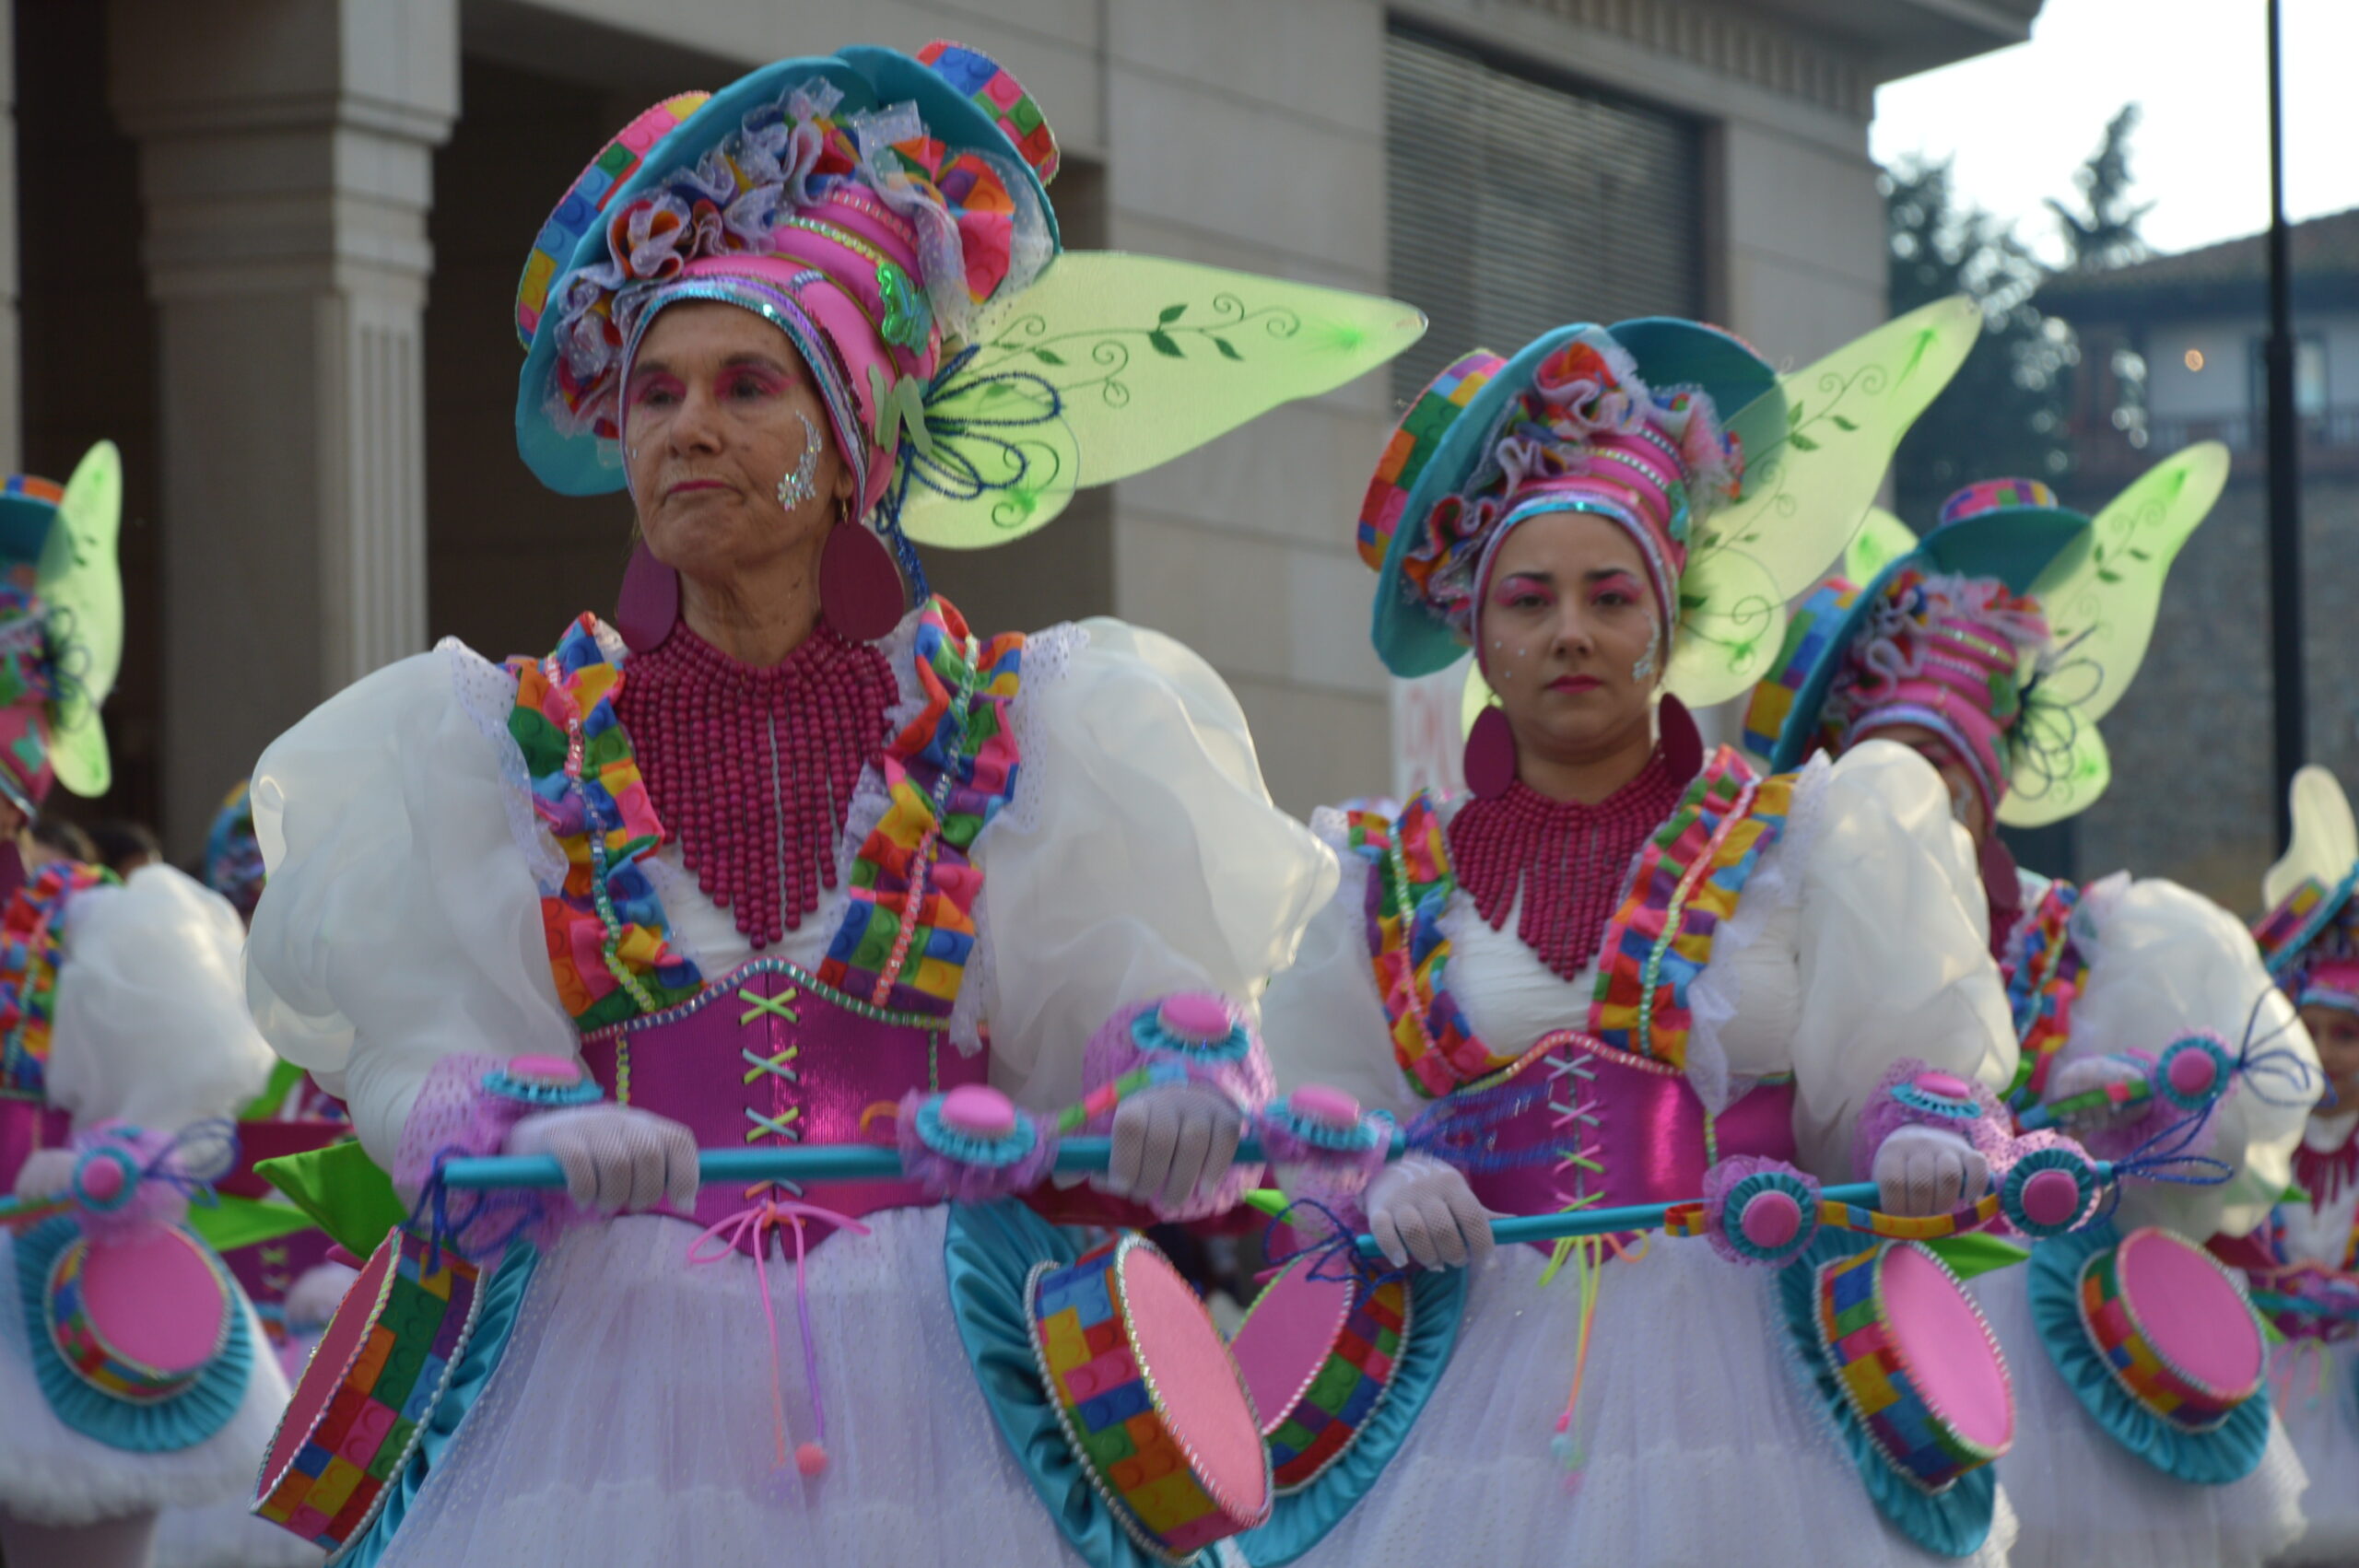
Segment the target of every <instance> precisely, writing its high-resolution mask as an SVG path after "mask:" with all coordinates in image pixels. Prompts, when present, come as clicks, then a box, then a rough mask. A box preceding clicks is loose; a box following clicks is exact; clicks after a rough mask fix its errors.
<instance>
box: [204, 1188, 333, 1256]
mask: <svg viewBox="0 0 2359 1568" xmlns="http://www.w3.org/2000/svg"><path fill="white" fill-rule="evenodd" d="M188 1228H189V1229H191V1230H193V1231H194V1232H195V1233H196V1234H197V1235H200V1236H203V1237H204V1238H205V1246H209V1247H211V1248H212V1249H213V1250H214V1251H216V1252H235V1251H236V1250H237V1249H238V1248H240V1247H241V1246H255V1245H256V1244H258V1243H261V1242H265V1241H276V1240H277V1239H278V1238H279V1237H280V1236H290V1235H295V1234H296V1233H297V1232H299V1231H308V1230H310V1229H311V1228H312V1225H311V1216H310V1215H309V1214H306V1213H305V1212H303V1211H302V1210H300V1209H290V1208H288V1206H287V1205H286V1204H284V1203H265V1202H264V1201H262V1200H261V1199H256V1198H233V1197H230V1196H229V1194H227V1193H224V1194H223V1195H222V1198H221V1200H220V1202H219V1203H218V1204H216V1205H214V1206H212V1207H209V1208H208V1207H206V1206H205V1205H204V1204H202V1203H193V1204H191V1205H189V1211H188Z"/></svg>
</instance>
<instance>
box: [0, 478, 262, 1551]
mask: <svg viewBox="0 0 2359 1568" xmlns="http://www.w3.org/2000/svg"><path fill="white" fill-rule="evenodd" d="M122 490H123V471H122V462H121V459H120V458H119V457H118V456H117V455H116V453H115V450H114V448H113V447H112V446H111V445H110V444H107V443H103V442H102V443H100V445H99V446H98V447H96V448H94V449H92V451H91V452H90V453H89V455H88V457H86V458H84V459H83V461H82V463H81V465H80V466H79V467H78V468H77V469H76V471H75V474H74V476H73V478H72V479H71V480H70V481H69V482H68V483H67V484H66V485H65V486H63V487H62V488H61V487H60V486H57V485H54V484H53V483H51V482H49V481H47V480H42V479H36V478H32V477H29V476H21V475H20V476H18V477H15V478H11V479H9V480H8V481H6V486H5V487H0V560H5V566H4V567H0V653H4V654H5V664H0V670H5V692H4V693H0V701H5V703H6V707H5V708H4V709H0V740H5V742H6V743H5V744H0V801H5V802H6V803H5V806H0V817H5V818H6V823H7V825H8V826H9V828H10V830H11V831H10V837H11V838H14V837H16V836H17V830H20V829H21V828H22V827H23V826H24V825H25V823H26V821H27V820H28V819H29V817H30V816H31V815H32V813H34V812H35V811H36V810H37V809H38V808H39V806H40V804H41V800H42V799H43V797H44V796H45V795H46V794H47V792H48V790H49V789H50V786H51V785H52V783H53V782H55V783H61V784H63V785H64V786H65V788H66V789H68V790H72V791H74V792H75V793H76V794H81V795H98V794H101V793H103V792H104V791H105V790H106V789H107V786H108V780H109V775H110V768H109V763H108V758H107V748H106V734H105V731H104V729H103V727H102V726H101V724H100V719H99V706H100V703H101V702H103V701H104V700H105V697H106V695H107V691H108V689H109V688H110V687H111V685H113V682H114V675H115V672H116V669H117V668H118V666H119V664H120V662H121V655H122V650H123V597H122V589H121V585H120V581H119V579H118V578H117V576H116V568H115V533H116V527H117V523H118V521H119V519H120V515H121V503H122ZM34 862H35V857H33V856H31V855H28V856H27V857H26V860H25V866H26V869H27V871H29V872H30V873H31V874H30V878H29V880H28V881H24V882H22V883H21V884H20V885H18V886H16V887H13V888H12V889H11V890H10V891H9V893H8V895H7V898H6V907H5V913H0V1031H5V1033H0V1095H5V1097H4V1098H0V1129H5V1130H6V1136H7V1148H6V1151H5V1153H0V1163H5V1167H6V1168H5V1169H0V1182H6V1184H7V1185H8V1187H9V1188H11V1190H12V1192H13V1198H12V1199H11V1200H10V1203H11V1208H10V1211H9V1213H8V1214H7V1216H6V1223H0V1281H4V1282H5V1284H6V1292H7V1296H6V1303H5V1305H0V1551H5V1553H6V1557H7V1560H8V1562H9V1564H10V1568H65V1565H68V1564H70V1565H72V1568H121V1565H139V1564H145V1563H147V1562H148V1561H149V1551H150V1547H151V1545H152V1544H154V1540H155V1537H156V1534H157V1517H158V1513H159V1511H161V1510H164V1509H167V1508H170V1507H198V1506H203V1505H206V1504H229V1503H234V1502H235V1501H236V1500H237V1499H238V1498H239V1497H240V1496H241V1494H243V1493H244V1492H246V1491H247V1490H248V1488H249V1487H250V1486H251V1485H252V1474H253V1471H254V1469H255V1467H256V1466H257V1465H258V1464H259V1463H260V1462H261V1458H262V1453H263V1448H264V1444H265V1443H266V1442H267V1441H268V1440H269V1436H270V1430H271V1426H272V1424H273V1423H274V1422H276V1420H277V1419H278V1413H279V1411H280V1410H281V1409H282V1408H283V1407H284V1406H285V1404H286V1402H287V1397H288V1386H287V1380H286V1378H285V1377H284V1376H283V1375H281V1373H280V1371H279V1368H278V1365H277V1363H276V1362H275V1361H274V1360H272V1359H271V1358H270V1356H269V1354H268V1352H267V1350H266V1349H265V1347H264V1339H263V1333H262V1329H261V1326H260V1325H259V1323H257V1322H256V1320H255V1318H254V1316H253V1313H252V1309H251V1307H250V1306H249V1305H247V1303H246V1300H245V1298H244V1296H243V1294H242V1293H241V1292H240V1291H239V1289H238V1286H237V1284H236V1282H235V1281H234V1280H233V1279H232V1278H231V1277H230V1275H229V1271H228V1270H226V1269H225V1267H224V1266H223V1265H222V1263H221V1261H220V1259H219V1258H218V1257H217V1256H216V1255H215V1254H214V1252H213V1250H212V1249H211V1247H210V1246H207V1245H206V1243H205V1242H204V1241H202V1240H200V1239H198V1238H197V1236H196V1235H194V1233H193V1232H192V1231H191V1230H190V1229H189V1228H188V1226H187V1220H188V1216H189V1212H190V1199H191V1197H192V1196H193V1195H195V1194H198V1193H201V1192H202V1191H203V1190H204V1188H205V1184H206V1183H207V1182H209V1181H210V1180H211V1179H213V1178H214V1177H217V1176H220V1175H222V1174H224V1173H225V1172H226V1171H227V1170H228V1169H229V1166H230V1164H231V1161H232V1156H233V1153H234V1145H233V1143H232V1141H231V1139H230V1135H229V1134H230V1124H229V1121H228V1120H227V1117H229V1116H230V1115H231V1114H232V1113H234V1112H235V1111H236V1109H237V1107H238V1106H241V1105H242V1104H244V1103H245V1102H246V1101H247V1100H249V1099H251V1098H252V1096H253V1094H255V1093H256V1092H257V1091H258V1090H259V1089H261V1087H262V1085H263V1081H264V1078H265V1077H266V1076H267V1075H268V1073H269V1071H270V1060H271V1058H270V1052H269V1049H268V1047H265V1046H264V1043H263V1040H262V1038H261V1036H259V1035H257V1034H256V1033H255V1032H254V1028H253V1024H252V1020H251V1019H250V1018H248V1017H247V1015H246V1011H245V1005H244V1001H243V999H242V998H241V995H240V993H239V987H238V949H239V943H240V941H241V934H242V933H241V930H240V928H239V924H238V919H237V916H236V915H235V914H234V913H233V912H232V911H231V910H230V908H229V906H228V905H227V904H225V903H224V902H222V900H221V899H219V898H218V897H217V896H216V895H213V894H211V893H209V892H207V891H205V889H204V888H202V887H200V886H199V885H198V884H197V883H195V882H194V881H192V880H191V879H190V878H188V877H186V876H183V875H182V873H181V872H177V871H174V870H172V869H171V868H170V867H168V866H150V867H146V868H143V869H141V870H139V871H137V872H134V873H133V874H132V876H131V878H130V880H129V881H128V882H127V883H118V882H116V881H115V879H114V878H113V877H112V875H111V873H108V872H101V871H100V870H98V869H97V868H95V867H91V866H86V865H81V864H77V863H76V862H74V861H71V860H50V859H45V858H44V859H42V860H41V861H40V863H38V864H36V863H34ZM178 1560H179V1561H191V1560H192V1559H190V1558H188V1557H181V1558H179V1559H178Z"/></svg>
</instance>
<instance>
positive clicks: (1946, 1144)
mask: <svg viewBox="0 0 2359 1568" xmlns="http://www.w3.org/2000/svg"><path fill="white" fill-rule="evenodd" d="M1875 1183H1876V1187H1877V1188H1878V1189H1879V1190H1878V1193H1877V1198H1878V1200H1879V1202H1880V1203H1881V1204H1882V1206H1883V1208H1884V1212H1886V1213H1888V1214H1903V1215H1910V1216H1916V1215H1924V1214H1946V1213H1948V1212H1950V1211H1952V1210H1954V1209H1957V1208H1960V1207H1962V1206H1963V1205H1965V1204H1967V1203H1970V1202H1972V1201H1973V1200H1974V1199H1978V1198H1980V1197H1981V1196H1982V1192H1983V1189H1984V1188H1987V1187H1989V1185H1990V1165H1989V1162H1988V1161H1986V1160H1984V1159H1983V1157H1982V1156H1981V1154H1980V1153H1978V1152H1977V1151H1976V1150H1975V1147H1974V1145H1973V1144H1971V1143H1968V1142H1967V1141H1966V1140H1965V1139H1963V1138H1960V1137H1959V1136H1958V1135H1957V1134H1956V1133H1954V1132H1944V1131H1942V1129H1940V1128H1938V1127H1919V1126H1909V1127H1899V1128H1895V1129H1893V1131H1892V1135H1891V1136H1890V1137H1888V1138H1886V1139H1885V1140H1884V1141H1883V1142H1882V1143H1880V1144H1878V1145H1877V1146H1876V1159H1875Z"/></svg>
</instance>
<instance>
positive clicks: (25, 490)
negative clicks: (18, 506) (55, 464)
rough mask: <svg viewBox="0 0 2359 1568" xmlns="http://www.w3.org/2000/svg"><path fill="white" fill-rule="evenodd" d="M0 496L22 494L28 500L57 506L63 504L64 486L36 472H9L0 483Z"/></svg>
mask: <svg viewBox="0 0 2359 1568" xmlns="http://www.w3.org/2000/svg"><path fill="white" fill-rule="evenodd" d="M0 496H22V497H24V498H25V499H27V500H29V501H46V502H48V503H49V504H50V505H51V506H53V507H59V506H64V505H65V486H63V485H60V484H59V483H58V482H57V481H56V480H54V479H43V478H41V477H40V476H39V475H37V474H10V475H8V477H7V480H6V482H5V483H0Z"/></svg>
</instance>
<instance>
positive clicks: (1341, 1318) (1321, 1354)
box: [1228, 1258, 1411, 1495]
mask: <svg viewBox="0 0 2359 1568" xmlns="http://www.w3.org/2000/svg"><path fill="white" fill-rule="evenodd" d="M1315 1261H1316V1260H1315V1259H1313V1258H1296V1259H1295V1260H1294V1261H1293V1262H1291V1263H1289V1264H1287V1265H1286V1266H1285V1268H1284V1269H1283V1270H1280V1271H1279V1273H1278V1276H1277V1277H1276V1278H1275V1279H1273V1280H1272V1281H1270V1283H1269V1285H1268V1286H1267V1288H1265V1289H1264V1290H1263V1291H1262V1293H1261V1294H1260V1295H1259V1296H1257V1297H1256V1298H1254V1302H1253V1306H1252V1309H1251V1310H1250V1311H1249V1312H1248V1313H1247V1314H1246V1315H1245V1321H1244V1322H1242V1323H1240V1324H1238V1328H1237V1332H1236V1334H1235V1335H1234V1336H1232V1337H1231V1338H1230V1340H1229V1342H1228V1348H1229V1352H1230V1353H1231V1354H1232V1355H1234V1356H1235V1357H1236V1358H1237V1367H1238V1371H1239V1372H1240V1373H1242V1374H1243V1375H1244V1377H1245V1389H1246V1392H1247V1393H1249V1394H1250V1395H1251V1396H1252V1398H1253V1409H1254V1410H1256V1411H1258V1412H1259V1413H1260V1415H1261V1418H1262V1442H1263V1443H1264V1444H1266V1445H1268V1447H1269V1451H1270V1465H1271V1469H1272V1473H1273V1476H1274V1477H1275V1479H1276V1480H1277V1489H1278V1492H1279V1493H1280V1494H1281V1495H1284V1494H1285V1493H1287V1492H1299V1491H1300V1490H1301V1489H1302V1488H1304V1487H1306V1486H1309V1484H1310V1483H1311V1482H1312V1481H1314V1480H1318V1479H1319V1477H1320V1474H1321V1473H1322V1472H1323V1471H1324V1470H1325V1469H1327V1467H1328V1466H1330V1465H1332V1464H1333V1463H1334V1462H1335V1461H1336V1460H1338V1459H1340V1458H1342V1457H1344V1452H1345V1451H1346V1450H1347V1449H1349V1448H1350V1447H1351V1445H1353V1444H1354V1443H1355V1442H1356V1441H1357V1440H1358V1438H1359V1435H1360V1433H1361V1432H1362V1430H1363V1429H1365V1428H1366V1427H1367V1423H1368V1422H1369V1420H1370V1419H1371V1418H1373V1417H1374V1416H1375V1414H1376V1412H1377V1410H1378V1408H1379V1406H1381V1405H1382V1404H1383V1403H1384V1397H1385V1395H1386V1394H1387V1393H1389V1392H1391V1387H1392V1369H1393V1365H1394V1363H1396V1362H1398V1361H1399V1359H1400V1356H1401V1348H1402V1345H1403V1344H1405V1343H1406V1342H1407V1340H1408V1338H1409V1321H1410V1316H1411V1307H1410V1293H1409V1284H1408V1281H1406V1280H1405V1279H1390V1280H1386V1281H1382V1282H1381V1283H1378V1284H1375V1285H1371V1284H1370V1283H1369V1282H1368V1281H1367V1279H1366V1278H1365V1277H1364V1276H1361V1275H1358V1274H1354V1275H1352V1276H1350V1277H1347V1278H1343V1279H1325V1278H1321V1277H1320V1276H1319V1275H1318V1273H1317V1271H1316V1269H1315V1267H1314V1264H1315Z"/></svg>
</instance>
